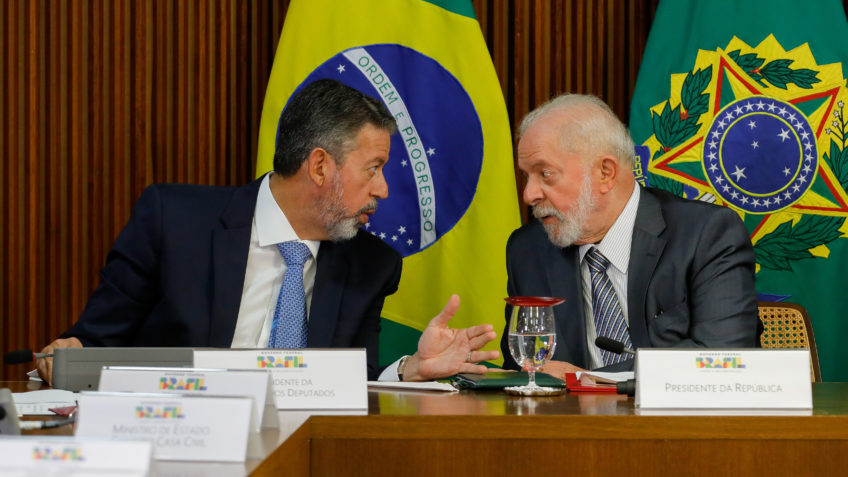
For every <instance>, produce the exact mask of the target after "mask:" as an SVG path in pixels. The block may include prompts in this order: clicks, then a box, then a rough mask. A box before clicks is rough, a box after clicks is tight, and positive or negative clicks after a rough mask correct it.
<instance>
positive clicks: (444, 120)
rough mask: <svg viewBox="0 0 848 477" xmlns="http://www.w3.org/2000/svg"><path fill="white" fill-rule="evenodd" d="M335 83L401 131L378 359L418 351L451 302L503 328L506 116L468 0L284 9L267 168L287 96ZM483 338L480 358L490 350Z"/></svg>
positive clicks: (268, 102)
mask: <svg viewBox="0 0 848 477" xmlns="http://www.w3.org/2000/svg"><path fill="white" fill-rule="evenodd" d="M319 78H333V79H337V80H339V81H342V82H343V83H345V84H347V85H348V86H351V87H354V88H356V89H358V90H360V91H362V92H363V93H365V94H368V95H370V96H373V97H375V98H379V99H381V100H382V101H383V103H384V104H385V105H386V107H387V108H388V109H389V111H390V112H391V113H392V115H393V116H394V117H395V119H396V120H397V122H398V128H399V131H398V134H395V135H394V136H393V137H392V144H391V152H390V158H389V162H388V163H387V164H386V166H385V168H384V171H383V172H384V174H385V175H386V180H387V182H388V185H389V197H388V199H386V200H383V201H380V204H379V206H378V208H377V212H376V214H375V215H374V216H373V217H372V218H371V220H370V221H369V223H368V225H367V226H366V227H367V230H368V232H370V233H372V234H374V235H375V236H377V237H380V238H381V239H383V241H385V242H386V243H387V244H388V245H389V246H391V247H393V248H394V249H395V250H397V251H398V252H399V253H401V255H403V257H404V259H403V277H402V278H401V282H400V288H399V290H398V291H397V293H395V294H394V295H393V296H391V297H389V298H388V299H387V300H386V303H385V305H384V307H383V317H384V320H383V328H382V333H381V336H380V343H381V348H380V361H381V362H382V363H384V364H385V363H390V362H392V361H393V360H394V359H395V358H397V357H398V356H399V355H400V354H408V353H411V352H413V351H414V350H415V349H416V344H417V341H418V336H420V330H422V329H423V328H424V327H425V326H426V325H427V323H428V322H429V320H430V319H431V318H432V317H434V316H435V315H436V314H437V313H438V312H439V311H440V310H441V309H442V307H443V306H444V304H445V303H446V302H447V300H448V298H449V297H450V295H451V294H453V293H457V294H459V295H460V297H461V298H462V304H461V306H460V309H459V312H458V313H457V315H456V316H455V317H454V320H453V321H452V322H451V325H452V326H455V327H467V326H471V325H476V324H481V323H492V324H494V326H495V328H496V329H498V330H500V329H503V307H504V301H503V297H504V294H505V291H504V288H505V284H506V267H505V263H506V260H505V244H506V239H507V237H508V236H509V234H510V232H512V230H514V229H515V228H517V227H518V226H519V225H520V217H519V213H518V204H517V201H516V197H517V193H516V189H515V176H514V172H513V164H512V141H511V136H510V130H509V119H508V117H507V112H506V106H505V104H504V99H503V94H502V93H501V89H500V84H499V83H498V81H497V76H496V75H495V69H494V66H493V65H492V61H491V59H490V57H489V52H488V50H487V49H486V43H485V42H484V40H483V34H482V32H481V31H480V25H479V24H478V22H477V20H476V19H475V18H474V9H473V8H472V5H471V2H470V1H469V0H433V1H424V0H391V1H381V0H358V1H355V2H347V1H332V0H298V1H293V2H292V3H291V6H290V7H289V10H288V13H287V16H286V21H285V25H284V26H283V32H282V35H281V36H280V43H279V45H278V46H277V52H276V56H275V59H274V65H273V68H272V70H271V77H270V79H269V82H268V90H267V92H266V95H265V104H264V107H263V109H262V121H261V124H260V132H259V157H258V161H257V170H256V172H257V175H260V174H263V173H265V172H266V171H268V170H270V169H271V168H272V160H273V155H274V144H275V139H276V131H277V125H278V124H279V119H280V114H281V112H282V111H283V108H284V107H285V104H286V102H287V101H288V98H289V97H290V96H291V95H292V94H293V93H294V92H296V91H298V90H299V89H300V88H302V87H303V86H305V85H306V84H309V83H311V82H312V81H315V80H316V79H319ZM497 347H498V343H497V342H496V341H495V342H493V343H491V344H490V345H489V346H488V347H487V348H486V349H497Z"/></svg>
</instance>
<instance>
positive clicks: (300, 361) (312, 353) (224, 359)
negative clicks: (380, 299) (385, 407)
mask: <svg viewBox="0 0 848 477" xmlns="http://www.w3.org/2000/svg"><path fill="white" fill-rule="evenodd" d="M194 365H195V366H196V367H204V368H229V369H270V370H271V376H272V383H273V386H274V398H275V401H276V404H277V409H368V385H367V382H368V381H367V377H368V372H367V365H366V358H365V349H364V348H361V349H296V350H284V349H251V350H202V349H197V350H195V351H194Z"/></svg>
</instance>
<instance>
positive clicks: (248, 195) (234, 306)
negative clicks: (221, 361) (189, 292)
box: [208, 178, 262, 348]
mask: <svg viewBox="0 0 848 477" xmlns="http://www.w3.org/2000/svg"><path fill="white" fill-rule="evenodd" d="M261 183H262V178H259V179H257V180H255V181H253V182H251V183H250V184H247V185H246V186H244V187H240V188H238V189H236V190H235V192H234V193H233V198H232V199H231V200H230V203H229V204H228V205H227V208H226V209H224V213H222V214H221V225H222V228H220V229H218V230H216V231H215V232H214V233H213V234H212V298H211V306H212V308H211V314H212V317H211V323H210V325H209V340H208V342H209V346H214V347H225V348H229V347H230V345H231V344H232V341H233V333H234V332H235V329H236V321H237V320H238V313H239V306H240V305H241V294H242V290H243V289H244V274H245V270H246V268H247V253H248V251H249V248H250V232H251V226H252V225H253V214H254V211H255V210H256V195H257V194H258V192H259V185H260V184H261Z"/></svg>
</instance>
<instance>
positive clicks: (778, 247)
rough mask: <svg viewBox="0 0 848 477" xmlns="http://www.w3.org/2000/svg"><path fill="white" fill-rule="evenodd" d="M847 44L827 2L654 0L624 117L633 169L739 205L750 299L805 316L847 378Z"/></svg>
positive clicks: (824, 358)
mask: <svg viewBox="0 0 848 477" xmlns="http://www.w3.org/2000/svg"><path fill="white" fill-rule="evenodd" d="M846 39H848V22H846V18H845V12H844V10H843V7H842V4H841V3H840V2H839V1H837V0H816V1H810V2H797V1H793V0H773V1H769V2H754V1H744V0H712V1H697V0H691V1H684V0H672V1H669V0H666V1H663V2H661V3H660V5H659V7H658V9H657V14H656V17H655V19H654V25H653V27H652V29H651V34H650V36H649V38H648V44H647V48H646V50H645V56H644V58H643V60H642V67H641V70H640V71H639V78H638V81H637V83H636V89H635V91H634V96H633V104H632V105H631V113H630V118H631V119H630V129H631V132H632V134H633V138H634V140H635V141H636V143H637V144H640V143H641V144H642V146H641V147H639V146H637V149H638V150H639V151H638V152H639V156H640V158H639V167H637V168H636V175H637V177H638V178H639V179H640V181H643V183H644V182H647V183H648V184H649V185H651V186H653V187H659V188H662V189H666V190H669V191H672V192H674V193H675V194H677V195H680V196H684V197H687V198H690V199H697V200H705V201H710V202H715V203H717V204H720V205H724V206H727V207H730V208H732V209H734V210H735V211H737V212H738V213H739V215H740V217H742V219H743V220H744V222H745V224H746V225H747V227H748V230H749V231H750V233H751V241H752V242H753V244H754V250H755V253H756V261H757V265H756V267H757V291H758V293H759V294H760V299H761V300H767V301H787V302H793V303H798V304H800V305H802V306H804V307H805V308H806V309H807V310H808V311H809V313H810V316H811V318H812V322H813V328H814V334H815V338H816V344H817V347H818V351H819V359H820V363H821V369H822V376H823V379H824V380H826V381H846V380H848V369H847V367H846V366H845V365H846V363H848V360H846V359H844V358H843V357H842V356H843V352H842V348H841V343H842V341H843V339H844V337H845V336H846V334H847V332H848V319H846V318H844V316H843V315H844V312H843V311H842V307H841V301H842V299H841V295H842V293H843V291H842V289H843V288H844V287H845V286H846V285H848V276H846V274H845V271H844V270H845V264H846V263H848V236H846V232H848V224H846V223H845V222H846V221H845V218H846V217H848V194H846V188H848V152H846V141H845V139H846V138H845V135H846V133H848V125H846V122H845V119H844V115H843V113H844V112H845V110H844V106H845V103H846V101H848V91H846V88H845V84H846V81H845V73H844V71H843V66H842V65H843V62H845V61H848V41H846ZM692 240H698V237H692Z"/></svg>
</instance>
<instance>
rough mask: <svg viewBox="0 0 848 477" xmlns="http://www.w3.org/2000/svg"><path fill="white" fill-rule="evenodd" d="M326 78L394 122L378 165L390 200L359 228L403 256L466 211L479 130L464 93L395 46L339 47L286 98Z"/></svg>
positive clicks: (477, 164) (477, 166)
mask: <svg viewBox="0 0 848 477" xmlns="http://www.w3.org/2000/svg"><path fill="white" fill-rule="evenodd" d="M326 78H329V79H335V80H338V81H341V82H342V83H344V84H346V85H348V86H350V87H352V88H355V89H357V90H359V91H361V92H362V93H364V94H367V95H369V96H372V97H374V98H379V99H380V100H381V101H382V102H383V104H385V106H386V108H387V109H388V110H389V112H390V113H391V114H392V116H393V117H394V118H395V120H396V121H397V125H398V133H397V134H394V135H393V136H392V139H391V151H390V156H389V162H388V163H387V164H386V166H385V167H384V169H383V174H384V175H385V177H386V182H387V183H388V185H389V197H388V199H386V200H382V201H380V203H379V205H378V207H377V211H376V213H375V214H374V215H373V216H372V217H371V219H370V220H369V222H368V223H367V224H366V225H365V230H367V231H368V232H370V233H371V234H373V235H374V236H376V237H378V238H380V239H382V240H383V241H384V242H385V243H387V244H388V245H390V246H391V247H392V248H394V249H395V250H397V251H398V252H399V253H400V254H401V255H403V256H404V257H406V256H408V255H412V254H414V253H417V252H419V251H421V250H424V249H425V248H427V247H429V246H431V245H433V244H434V243H435V242H436V241H438V240H439V238H441V237H442V236H444V234H446V233H447V232H448V231H450V230H451V228H453V227H454V226H455V225H456V223H457V222H458V221H459V219H460V218H462V216H463V215H464V214H465V212H466V211H467V210H468V207H469V206H470V205H471V201H472V200H473V198H474V194H475V192H476V190H477V183H478V180H479V178H480V171H481V169H482V165H483V131H482V127H481V124H480V119H479V117H478V116H477V112H476V111H475V109H474V105H473V104H472V102H471V98H470V97H469V96H468V93H467V92H466V91H465V89H464V88H463V86H462V85H461V84H460V82H459V80H457V79H456V77H454V76H453V75H452V74H451V73H450V72H448V71H447V70H446V69H445V68H444V67H442V66H441V65H440V64H439V63H438V62H437V61H436V60H434V59H433V58H431V57H428V56H426V55H423V54H421V53H420V52H418V51H415V50H413V49H411V48H408V47H405V46H401V45H396V44H374V45H364V46H359V47H355V48H350V49H347V50H344V51H342V52H340V53H338V54H336V55H335V56H333V57H332V58H330V59H328V60H327V61H325V62H324V63H323V64H322V65H321V66H319V67H318V68H316V69H315V70H314V71H313V72H312V73H311V74H309V75H308V76H307V78H306V79H305V80H304V81H303V82H302V83H301V84H300V85H299V86H298V87H297V88H296V89H295V91H294V93H293V94H292V96H294V94H297V92H299V91H300V90H301V89H303V88H304V87H305V86H307V85H308V84H310V83H312V82H314V81H317V80H319V79H326ZM284 109H285V108H284ZM278 124H279V120H278Z"/></svg>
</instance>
